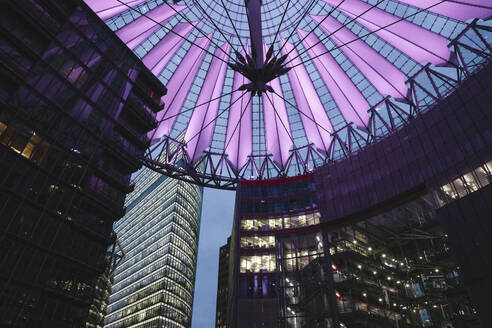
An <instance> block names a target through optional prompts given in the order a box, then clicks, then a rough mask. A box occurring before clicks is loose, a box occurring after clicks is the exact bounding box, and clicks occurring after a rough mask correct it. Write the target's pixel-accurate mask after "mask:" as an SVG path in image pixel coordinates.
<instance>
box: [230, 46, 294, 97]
mask: <svg viewBox="0 0 492 328" xmlns="http://www.w3.org/2000/svg"><path fill="white" fill-rule="evenodd" d="M252 52H253V56H250V55H248V54H247V55H246V57H243V55H241V54H240V53H239V52H236V62H235V63H229V64H228V65H229V67H230V68H231V69H233V70H234V71H235V72H238V73H240V74H242V75H243V76H244V77H245V78H247V79H248V80H250V81H251V82H250V83H246V84H243V85H242V86H241V87H239V90H246V91H250V92H251V93H252V96H254V95H256V94H258V96H261V95H262V93H264V92H266V91H269V92H274V90H273V89H272V87H271V86H269V85H268V82H270V81H272V80H274V79H276V78H277V77H279V76H281V75H284V74H286V73H287V72H288V71H289V70H290V69H291V68H292V67H286V66H285V60H286V59H287V55H285V56H282V57H280V58H277V56H274V55H273V45H272V46H270V49H268V52H267V54H266V59H265V62H264V63H263V64H262V65H261V67H258V65H257V61H256V59H257V58H256V51H255V49H254V48H253V51H252Z"/></svg>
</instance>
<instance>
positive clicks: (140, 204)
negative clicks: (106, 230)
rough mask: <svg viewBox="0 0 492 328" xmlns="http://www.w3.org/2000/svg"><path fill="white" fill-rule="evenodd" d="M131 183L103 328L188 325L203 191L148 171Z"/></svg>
mask: <svg viewBox="0 0 492 328" xmlns="http://www.w3.org/2000/svg"><path fill="white" fill-rule="evenodd" d="M134 182H135V186H136V187H135V191H134V192H133V193H132V194H130V195H129V196H128V198H127V199H126V203H125V205H126V207H127V212H126V215H125V216H124V217H123V218H122V219H121V220H120V221H119V222H118V223H117V224H116V226H115V231H116V233H117V234H118V236H119V238H120V240H121V245H122V248H123V250H124V252H125V259H124V261H123V262H122V264H121V265H120V266H119V267H118V268H117V270H116V273H115V279H114V283H113V287H112V294H111V297H110V305H109V306H108V311H107V316H106V318H105V327H107V328H115V327H172V328H174V327H176V328H181V327H183V328H184V327H189V326H190V325H191V314H192V306H193V290H194V283H195V269H196V259H197V250H198V236H199V230H200V215H201V205H202V193H203V189H202V188H201V187H199V186H196V185H193V184H190V183H187V182H184V181H180V180H176V179H171V178H167V177H166V176H163V175H161V174H159V173H155V172H153V171H151V170H149V169H145V170H143V171H142V172H141V173H140V174H139V175H138V176H137V177H136V178H135V180H134Z"/></svg>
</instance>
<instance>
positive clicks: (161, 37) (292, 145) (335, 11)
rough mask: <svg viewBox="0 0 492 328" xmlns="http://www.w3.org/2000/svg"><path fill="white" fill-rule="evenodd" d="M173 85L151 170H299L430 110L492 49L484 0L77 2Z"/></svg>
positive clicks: (219, 177)
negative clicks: (91, 12) (83, 5)
mask: <svg viewBox="0 0 492 328" xmlns="http://www.w3.org/2000/svg"><path fill="white" fill-rule="evenodd" d="M85 1H86V3H87V4H88V5H89V6H90V7H91V8H92V9H93V10H94V11H95V12H96V13H97V14H98V15H99V16H100V17H101V18H102V19H103V20H105V21H106V23H107V24H108V26H109V27H110V28H111V29H112V30H114V31H115V32H116V34H117V35H118V36H119V37H120V38H121V40H123V41H124V42H125V43H126V44H127V45H128V47H129V48H131V49H132V50H133V51H134V52H135V53H136V54H137V55H138V56H139V57H140V58H141V59H142V61H143V63H144V64H145V65H146V66H147V67H148V68H149V69H150V70H151V71H152V72H153V73H154V74H155V75H156V76H157V77H158V78H159V79H160V80H161V81H162V82H163V83H164V84H166V85H167V88H168V90H169V92H168V94H167V95H166V96H164V97H163V101H164V103H165V109H164V110H162V111H161V112H160V113H159V114H158V117H157V118H158V121H159V126H158V127H157V128H156V129H155V130H154V131H152V132H151V133H150V134H149V137H151V138H152V146H151V148H150V149H149V150H148V151H147V153H146V155H145V158H142V161H143V162H144V163H145V165H147V166H148V167H150V168H152V169H154V170H156V171H159V172H161V173H164V174H166V175H169V176H173V177H176V178H179V179H185V180H190V181H193V182H196V183H199V184H201V185H205V186H212V187H217V188H225V189H234V188H235V186H236V183H237V181H238V180H240V179H271V178H277V177H287V176H295V175H299V174H305V173H307V172H310V171H312V170H313V169H314V168H316V167H317V166H320V165H323V164H325V163H327V162H330V161H336V160H339V159H341V158H344V157H345V156H348V155H350V154H352V153H354V152H356V151H358V150H359V149H361V148H363V147H365V146H366V145H368V144H370V143H373V142H377V141H378V140H379V139H381V138H383V137H384V136H385V135H387V134H389V133H391V132H392V131H394V130H395V129H398V128H399V127H400V126H402V125H404V124H405V123H406V122H408V121H409V120H411V119H412V118H413V117H415V116H416V115H419V113H421V112H424V111H427V110H430V109H431V108H432V107H433V106H434V105H435V104H436V103H437V102H439V101H440V100H441V99H442V98H443V97H446V95H447V94H449V93H450V92H452V91H453V90H454V88H456V87H458V86H459V85H460V83H461V81H462V80H463V79H465V78H466V77H467V76H469V75H470V74H472V73H473V72H474V71H475V70H477V69H478V68H479V67H480V66H481V65H483V64H484V63H485V62H487V61H488V60H489V59H490V57H491V56H492V47H491V43H490V40H492V38H490V34H491V33H492V22H491V20H490V18H491V17H492V4H491V2H490V0H466V1H465V0H398V1H397V0H295V1H293V0H210V1H199V0H182V1H173V2H172V1H166V0H85Z"/></svg>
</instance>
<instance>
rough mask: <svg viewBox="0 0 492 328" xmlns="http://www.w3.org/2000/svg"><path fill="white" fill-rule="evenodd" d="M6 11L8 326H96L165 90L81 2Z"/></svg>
mask: <svg viewBox="0 0 492 328" xmlns="http://www.w3.org/2000/svg"><path fill="white" fill-rule="evenodd" d="M0 7H1V9H0V171H1V172H2V173H1V174H0V326H2V327H85V326H86V322H87V324H88V326H89V327H94V326H97V325H100V324H101V323H102V318H103V312H104V308H105V300H104V298H106V297H107V294H106V292H105V289H107V286H108V283H107V282H108V279H110V276H111V271H112V270H113V268H114V266H113V264H114V263H115V262H114V261H113V260H114V257H113V256H112V255H111V254H108V249H111V247H110V246H111V245H112V244H115V243H116V235H115V234H114V232H113V231H112V226H113V222H114V221H116V220H118V219H119V218H120V217H122V216H123V214H124V208H123V203H124V199H125V195H126V194H127V193H129V192H130V191H131V190H132V187H131V185H130V183H129V182H130V175H131V174H132V173H133V172H134V171H136V170H137V169H138V168H139V167H140V166H141V164H140V161H139V160H138V158H139V157H141V156H143V152H144V150H145V149H146V148H147V147H148V145H149V139H148V138H147V136H146V134H147V132H148V131H150V130H151V129H153V128H155V126H156V124H157V122H156V120H155V116H156V114H157V112H158V111H159V110H161V109H162V108H163V106H162V103H161V100H160V99H161V97H162V96H163V95H164V94H165V91H166V89H165V88H164V86H163V85H162V84H161V83H160V82H159V80H158V79H157V78H155V77H154V76H153V75H152V74H151V73H150V71H149V70H148V69H147V68H146V67H145V66H144V65H143V64H142V63H141V62H140V61H139V60H138V58H137V57H136V56H135V55H134V54H133V53H132V52H131V51H129V50H128V49H127V48H126V46H125V45H124V44H123V43H122V42H121V41H120V40H119V39H118V38H117V37H116V36H115V35H114V34H113V33H112V31H111V30H110V29H109V28H107V26H106V25H105V24H104V23H103V22H102V21H101V20H100V19H99V18H98V17H97V16H96V15H95V14H94V13H93V12H92V11H91V10H90V9H89V8H88V7H87V6H86V5H85V3H84V2H82V1H77V0H66V1H51V0H21V1H2V3H1V5H0ZM89 314H90V315H89Z"/></svg>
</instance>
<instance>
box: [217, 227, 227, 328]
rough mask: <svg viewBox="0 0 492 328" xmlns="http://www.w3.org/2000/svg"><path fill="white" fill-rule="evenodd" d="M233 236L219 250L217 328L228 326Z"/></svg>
mask: <svg viewBox="0 0 492 328" xmlns="http://www.w3.org/2000/svg"><path fill="white" fill-rule="evenodd" d="M230 247H231V238H230V237H229V238H227V244H225V245H224V246H222V247H221V248H220V250H219V273H218V279H217V302H216V308H215V309H216V310H215V328H227V309H228V302H227V297H228V294H229V255H230Z"/></svg>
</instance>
